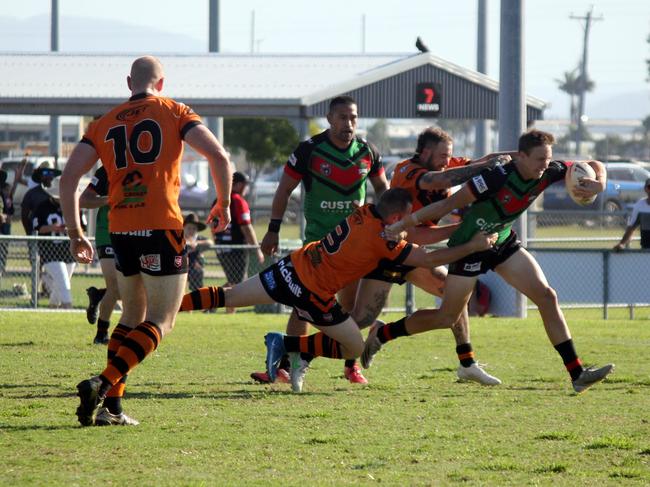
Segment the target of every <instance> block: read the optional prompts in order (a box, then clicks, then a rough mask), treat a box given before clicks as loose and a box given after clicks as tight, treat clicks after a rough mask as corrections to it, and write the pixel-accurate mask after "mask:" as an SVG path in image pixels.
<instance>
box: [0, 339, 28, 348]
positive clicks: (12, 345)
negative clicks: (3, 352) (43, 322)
mask: <svg viewBox="0 0 650 487" xmlns="http://www.w3.org/2000/svg"><path fill="white" fill-rule="evenodd" d="M34 345H36V342H32V341H31V340H30V341H29V342H14V343H11V342H8V343H0V347H32V346H34Z"/></svg>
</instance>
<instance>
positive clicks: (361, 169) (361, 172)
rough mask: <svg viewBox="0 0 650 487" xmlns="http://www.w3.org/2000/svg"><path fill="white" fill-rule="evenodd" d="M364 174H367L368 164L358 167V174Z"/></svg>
mask: <svg viewBox="0 0 650 487" xmlns="http://www.w3.org/2000/svg"><path fill="white" fill-rule="evenodd" d="M366 174H368V166H366V165H365V164H364V165H362V166H360V167H359V175H361V176H365V175H366Z"/></svg>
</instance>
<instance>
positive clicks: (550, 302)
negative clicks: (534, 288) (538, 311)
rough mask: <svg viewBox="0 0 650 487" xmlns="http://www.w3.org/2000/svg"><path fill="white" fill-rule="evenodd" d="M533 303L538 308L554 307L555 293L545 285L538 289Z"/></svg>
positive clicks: (555, 302) (555, 301)
mask: <svg viewBox="0 0 650 487" xmlns="http://www.w3.org/2000/svg"><path fill="white" fill-rule="evenodd" d="M534 301H535V304H537V305H538V306H544V305H546V306H554V305H556V304H557V302H558V300H557V293H556V292H555V289H553V288H552V287H551V286H548V285H546V286H544V287H543V288H542V289H540V291H539V293H538V296H537V298H536V300H534Z"/></svg>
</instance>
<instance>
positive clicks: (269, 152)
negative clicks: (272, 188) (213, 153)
mask: <svg viewBox="0 0 650 487" xmlns="http://www.w3.org/2000/svg"><path fill="white" fill-rule="evenodd" d="M223 125H224V127H223V132H224V139H225V141H226V145H227V146H228V148H229V149H230V150H233V151H238V150H244V151H246V159H247V160H248V161H249V162H250V163H252V164H253V165H255V166H257V167H261V166H264V165H266V164H270V165H272V166H278V165H281V164H282V163H284V161H286V160H287V157H288V156H289V154H291V152H292V151H293V150H294V149H295V147H296V145H298V133H297V132H296V129H295V128H294V127H293V125H291V123H289V121H288V120H286V119H283V118H227V119H226V120H225V121H224V124H223Z"/></svg>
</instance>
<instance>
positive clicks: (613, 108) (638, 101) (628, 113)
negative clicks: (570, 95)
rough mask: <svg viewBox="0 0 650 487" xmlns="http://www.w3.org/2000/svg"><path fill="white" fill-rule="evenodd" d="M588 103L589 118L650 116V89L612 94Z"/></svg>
mask: <svg viewBox="0 0 650 487" xmlns="http://www.w3.org/2000/svg"><path fill="white" fill-rule="evenodd" d="M593 96H594V99H593V101H591V102H589V116H590V117H591V118H636V119H641V118H645V117H647V116H648V115H650V87H649V88H648V90H646V91H637V92H632V93H621V94H616V95H614V94H612V95H609V96H603V97H599V98H596V96H595V94H594V95H593Z"/></svg>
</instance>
